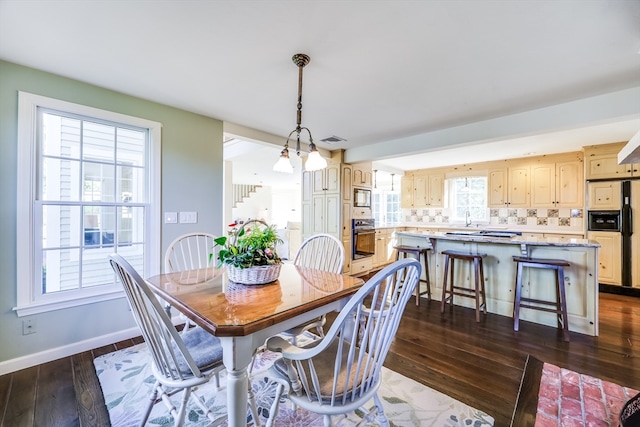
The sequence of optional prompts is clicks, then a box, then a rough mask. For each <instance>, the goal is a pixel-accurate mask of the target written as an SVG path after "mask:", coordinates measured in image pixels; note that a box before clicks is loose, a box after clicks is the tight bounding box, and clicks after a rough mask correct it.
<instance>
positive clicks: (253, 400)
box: [247, 378, 262, 427]
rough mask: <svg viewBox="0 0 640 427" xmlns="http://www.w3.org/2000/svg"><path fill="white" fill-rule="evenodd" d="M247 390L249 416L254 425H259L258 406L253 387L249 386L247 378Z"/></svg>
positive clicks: (249, 382) (257, 426) (258, 426)
mask: <svg viewBox="0 0 640 427" xmlns="http://www.w3.org/2000/svg"><path fill="white" fill-rule="evenodd" d="M247 383H248V388H247V390H248V391H249V410H250V411H251V418H253V425H254V426H256V427H261V426H262V423H261V422H260V416H259V415H258V407H257V406H256V396H255V394H254V393H253V387H252V386H251V380H250V379H248V378H247Z"/></svg>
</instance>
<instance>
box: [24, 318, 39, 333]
mask: <svg viewBox="0 0 640 427" xmlns="http://www.w3.org/2000/svg"><path fill="white" fill-rule="evenodd" d="M35 333H36V321H35V320H34V319H29V320H23V321H22V335H29V334H35Z"/></svg>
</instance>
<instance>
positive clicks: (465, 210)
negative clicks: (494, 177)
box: [447, 176, 489, 222]
mask: <svg viewBox="0 0 640 427" xmlns="http://www.w3.org/2000/svg"><path fill="white" fill-rule="evenodd" d="M447 190H448V191H447V193H448V197H447V198H448V207H449V211H450V220H451V221H452V222H469V221H473V222H486V221H488V220H489V217H488V212H487V177H486V176H466V177H458V178H450V179H448V180H447Z"/></svg>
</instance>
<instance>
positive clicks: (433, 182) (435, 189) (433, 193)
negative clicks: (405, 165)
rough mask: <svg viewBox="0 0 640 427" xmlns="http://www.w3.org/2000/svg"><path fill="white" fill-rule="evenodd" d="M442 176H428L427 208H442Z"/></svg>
mask: <svg viewBox="0 0 640 427" xmlns="http://www.w3.org/2000/svg"><path fill="white" fill-rule="evenodd" d="M443 194H444V175H443V174H434V175H429V200H428V202H429V207H432V208H441V207H443V206H444V197H443Z"/></svg>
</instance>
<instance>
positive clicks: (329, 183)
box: [312, 163, 340, 193]
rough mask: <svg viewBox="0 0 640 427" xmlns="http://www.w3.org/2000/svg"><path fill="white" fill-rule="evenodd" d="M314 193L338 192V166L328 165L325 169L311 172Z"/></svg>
mask: <svg viewBox="0 0 640 427" xmlns="http://www.w3.org/2000/svg"><path fill="white" fill-rule="evenodd" d="M312 173H313V192H314V193H323V192H327V193H338V192H340V164H339V163H338V164H328V165H327V167H326V168H324V169H320V170H317V171H313V172H312Z"/></svg>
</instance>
